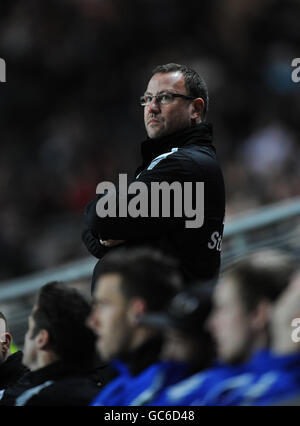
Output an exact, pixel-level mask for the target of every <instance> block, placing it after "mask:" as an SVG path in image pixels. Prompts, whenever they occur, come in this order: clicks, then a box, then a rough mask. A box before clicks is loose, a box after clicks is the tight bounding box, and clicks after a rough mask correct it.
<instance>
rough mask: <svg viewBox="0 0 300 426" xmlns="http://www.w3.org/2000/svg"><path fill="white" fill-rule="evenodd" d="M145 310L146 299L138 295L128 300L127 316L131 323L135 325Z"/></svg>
mask: <svg viewBox="0 0 300 426" xmlns="http://www.w3.org/2000/svg"><path fill="white" fill-rule="evenodd" d="M146 310H147V306H146V301H145V300H144V299H142V298H140V297H134V298H133V299H132V300H131V301H130V306H129V309H128V318H129V321H130V322H131V324H132V325H134V326H136V325H137V324H138V323H139V321H138V319H139V317H140V316H141V315H142V314H144V313H145V312H146Z"/></svg>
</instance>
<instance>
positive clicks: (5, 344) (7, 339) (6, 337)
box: [0, 332, 12, 353]
mask: <svg viewBox="0 0 300 426" xmlns="http://www.w3.org/2000/svg"><path fill="white" fill-rule="evenodd" d="M11 341H12V336H11V334H10V333H8V332H6V333H3V335H2V336H1V339H0V342H1V344H2V349H3V352H5V353H7V352H8V351H9V347H10V344H11Z"/></svg>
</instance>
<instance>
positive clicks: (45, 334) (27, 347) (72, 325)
mask: <svg viewBox="0 0 300 426" xmlns="http://www.w3.org/2000/svg"><path fill="white" fill-rule="evenodd" d="M89 314H90V305H89V303H88V302H87V300H86V299H85V298H84V297H83V296H82V295H81V294H80V293H79V292H78V291H77V290H76V289H75V288H71V287H69V286H67V285H66V284H63V283H58V282H51V283H48V284H46V285H45V286H43V287H42V288H41V289H40V291H39V293H38V296H37V301H36V303H35V305H34V307H33V309H32V312H31V314H30V316H29V319H28V330H27V332H26V335H25V344H24V355H23V363H24V364H25V365H26V366H27V367H29V368H30V369H31V370H32V371H35V370H38V369H40V368H43V367H45V366H46V365H48V364H51V363H54V362H56V361H61V362H62V363H63V364H65V365H67V366H70V367H71V366H72V367H75V368H78V369H85V368H88V367H90V368H92V367H93V363H94V361H95V335H94V333H93V332H92V330H90V329H89V328H88V327H87V326H86V319H87V317H88V315H89Z"/></svg>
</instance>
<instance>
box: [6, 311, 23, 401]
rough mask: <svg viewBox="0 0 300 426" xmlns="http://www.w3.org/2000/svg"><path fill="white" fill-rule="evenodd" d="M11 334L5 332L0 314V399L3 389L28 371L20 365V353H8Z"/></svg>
mask: <svg viewBox="0 0 300 426" xmlns="http://www.w3.org/2000/svg"><path fill="white" fill-rule="evenodd" d="M11 341H12V336H11V334H10V333H9V332H8V331H7V321H6V318H5V316H4V314H3V313H2V312H0V399H1V397H2V395H3V392H4V391H5V389H6V388H7V387H8V386H10V385H12V384H13V383H15V382H16V381H17V380H18V379H19V378H20V377H21V376H23V374H25V373H26V372H27V371H29V370H28V369H27V368H26V367H25V366H24V365H23V364H22V356H23V355H22V352H21V351H17V352H15V353H14V354H11V352H10V344H11Z"/></svg>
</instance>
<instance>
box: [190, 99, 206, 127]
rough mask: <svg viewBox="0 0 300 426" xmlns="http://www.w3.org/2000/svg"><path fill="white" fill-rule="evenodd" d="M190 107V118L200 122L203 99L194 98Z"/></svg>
mask: <svg viewBox="0 0 300 426" xmlns="http://www.w3.org/2000/svg"><path fill="white" fill-rule="evenodd" d="M191 107H192V110H191V120H192V121H193V122H194V123H197V124H198V123H201V121H202V116H203V110H204V100H203V99H202V98H196V99H194V100H193V102H192V104H191Z"/></svg>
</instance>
